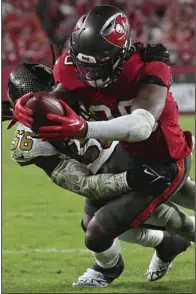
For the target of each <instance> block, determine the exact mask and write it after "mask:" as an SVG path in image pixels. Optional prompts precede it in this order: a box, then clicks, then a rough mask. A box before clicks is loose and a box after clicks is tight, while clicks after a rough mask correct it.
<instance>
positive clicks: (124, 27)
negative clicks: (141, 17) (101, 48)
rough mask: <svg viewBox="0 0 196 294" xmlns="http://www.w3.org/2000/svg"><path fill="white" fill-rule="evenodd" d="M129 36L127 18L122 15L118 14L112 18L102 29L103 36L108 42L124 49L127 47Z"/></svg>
mask: <svg viewBox="0 0 196 294" xmlns="http://www.w3.org/2000/svg"><path fill="white" fill-rule="evenodd" d="M109 25H110V26H109ZM108 26H109V29H108ZM128 34H129V23H128V20H127V17H126V16H125V15H124V14H122V13H118V14H115V15H114V16H112V17H111V18H110V19H109V20H108V21H107V22H106V23H105V25H104V26H103V29H102V35H103V36H104V38H105V39H106V40H107V41H108V42H110V43H112V44H113V45H115V46H118V47H122V46H123V45H125V43H126V41H127V37H128Z"/></svg>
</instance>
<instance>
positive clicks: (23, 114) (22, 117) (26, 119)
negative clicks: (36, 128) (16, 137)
mask: <svg viewBox="0 0 196 294" xmlns="http://www.w3.org/2000/svg"><path fill="white" fill-rule="evenodd" d="M32 96H33V92H29V93H27V94H25V95H24V96H22V97H21V98H19V99H17V101H16V103H15V105H14V109H13V114H14V117H13V119H12V120H11V122H10V123H9V125H8V127H7V128H8V129H10V128H11V127H13V126H14V125H15V123H16V122H17V121H20V122H21V123H22V124H23V125H25V126H26V127H28V128H31V127H32V124H33V118H32V115H33V112H32V110H31V109H29V108H27V107H26V106H25V104H26V103H27V101H28V100H29V98H31V97H32Z"/></svg>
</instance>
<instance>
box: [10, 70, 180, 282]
mask: <svg viewBox="0 0 196 294" xmlns="http://www.w3.org/2000/svg"><path fill="white" fill-rule="evenodd" d="M38 70H39V75H37V76H40V71H41V73H42V75H41V76H42V82H43V85H41V83H40V80H38V79H37V77H36V71H38ZM44 70H46V68H45V67H43V66H42V65H23V66H20V67H19V68H18V69H16V70H15V71H14V72H13V73H12V74H11V78H10V80H9V87H8V90H9V91H8V93H9V95H10V97H11V98H12V101H15V99H16V98H18V97H19V96H21V95H22V94H24V91H25V90H26V91H27V92H28V91H32V90H33V91H34V89H37V87H38V86H39V90H42V91H44V90H49V88H50V87H51V86H52V83H51V85H50V86H49V87H47V86H48V85H47V79H46V77H47V78H48V80H49V81H50V80H51V77H50V75H48V74H47V73H44ZM22 71H23V74H22ZM45 75H46V77H45ZM30 76H31V79H30V80H31V81H33V82H32V83H31V84H30V85H29V87H27V88H25V87H24V85H25V81H26V82H27V80H26V77H28V78H29V77H30ZM44 77H45V79H44ZM49 78H50V79H49ZM16 80H17V83H16ZM20 80H21V83H19V81H20ZM21 85H22V87H21ZM17 130H18V131H17V139H16V140H15V142H14V143H13V147H12V156H13V158H14V159H15V160H16V161H18V162H19V163H21V164H23V165H25V164H32V163H35V164H36V162H39V164H38V166H39V167H42V168H43V169H45V170H46V166H43V162H42V161H41V160H40V159H41V158H40V157H45V159H46V156H49V154H50V156H52V157H53V156H55V155H57V154H58V155H59V151H57V150H56V149H55V148H53V147H52V146H51V145H50V144H49V143H47V142H45V143H43V142H42V141H41V140H40V139H38V138H32V137H31V135H32V131H31V130H29V129H27V128H25V127H24V126H21V125H19V126H18V128H17ZM26 134H28V138H27V137H26V141H27V142H28V140H29V142H32V141H33V144H34V149H33V150H31V149H28V148H30V147H29V146H28V145H26V150H24V148H22V150H21V148H19V147H20V145H21V144H22V140H23V138H24V136H26ZM90 141H91V140H90ZM95 141H96V140H92V141H91V143H88V144H87V146H86V148H84V150H83V151H82V152H83V154H82V155H83V156H84V154H85V151H86V150H88V146H90V147H92V146H93V144H94V146H96V147H97V148H100V146H99V145H100V144H99V143H98V142H97V143H96V142H95ZM49 145H50V147H49ZM115 145H117V144H115ZM30 146H31V148H32V144H30ZM35 146H36V147H35ZM119 146H120V145H119ZM85 149H86V150H85ZM43 150H44V152H43ZM108 151H109V152H110V153H111V154H112V153H115V152H114V148H113V147H112V148H111V147H110V148H109V150H108ZM104 152H105V151H104V150H102V153H104ZM100 153H101V152H100ZM118 153H120V154H121V156H122V153H123V150H122V149H119V151H118V152H117V155H118ZM52 157H49V159H48V157H47V160H45V162H46V161H47V162H49V161H50V159H51V160H52ZM103 157H104V156H103ZM103 157H102V158H103ZM112 157H114V158H115V155H114V156H112ZM112 157H111V159H112ZM124 157H125V159H126V154H124ZM102 158H101V156H99V159H100V161H101V159H102ZM117 159H118V156H117ZM117 159H116V160H117ZM105 160H107V157H105ZM69 161H71V160H69ZM40 162H42V164H41V166H40ZM65 162H66V160H65ZM67 162H68V160H67ZM71 162H72V161H71ZM125 162H127V159H126V160H125ZM72 163H73V162H72ZM96 163H97V162H96ZM103 163H104V162H103V161H102V165H103V167H102V171H104V170H106V168H107V169H108V167H109V166H110V168H109V169H111V163H109V165H108V167H107V164H106V165H105V167H104V164H103ZM78 166H79V165H78ZM78 166H77V168H78ZM117 166H118V169H119V168H120V164H119V162H118V163H117ZM72 167H73V166H72ZM64 168H65V170H64V173H63V174H62V175H61V178H62V177H66V173H67V177H69V176H70V172H71V169H70V170H69V168H68V165H66V164H65V166H64ZM99 168H100V166H99V165H98V166H97V164H96V165H95V164H94V163H92V164H91V170H93V171H94V172H95V171H97V170H98V169H99ZM124 169H126V167H125V166H124ZM82 170H83V169H82ZM114 170H115V164H114V162H113V167H112V171H113V172H114ZM116 172H117V170H116ZM56 173H57V172H56ZM58 173H60V172H59V171H58ZM71 176H72V175H71ZM81 176H82V175H81ZM117 176H118V175H117ZM89 178H90V177H89ZM94 179H95V178H94ZM116 179H117V178H116ZM62 182H63V183H64V182H65V183H67V180H65V181H61V183H62ZM80 184H81V185H82V182H80ZM63 186H64V187H65V188H68V189H70V186H69V185H68V186H66V185H65V184H64V185H63ZM75 186H76V183H75ZM94 186H95V185H94ZM73 187H74V186H73V183H72V188H71V189H70V190H72V191H73V190H74V188H73ZM79 189H80V190H81V187H80V188H79ZM91 190H92V188H91ZM78 191H79V190H78ZM74 192H77V190H74ZM95 192H96V193H97V191H95ZM103 192H104V191H103V190H102V193H103ZM113 196H114V195H113ZM87 197H89V195H87ZM88 205H89V204H88ZM90 205H91V206H90V208H91V214H92V208H93V209H94V210H97V209H98V208H97V207H96V205H98V206H99V207H101V206H103V201H102V202H99V203H98V202H97V204H95V203H93V202H92V203H90ZM88 209H89V208H88ZM159 209H160V210H159V212H157V216H159V214H160V215H161V213H160V212H161V209H162V214H164V216H165V217H166V220H165V223H163V224H162V225H168V223H169V221H171V220H172V217H171V214H172V213H173V220H174V218H175V217H176V216H177V217H178V214H179V211H177V210H175V209H173V208H168V207H167V208H166V209H165V210H164V205H162V208H161V206H160V207H159ZM172 209H173V210H172ZM180 213H181V212H180ZM155 217H156V214H155ZM156 222H157V220H155V223H156ZM149 223H150V219H149ZM158 236H159V237H158ZM162 237H163V233H161V232H160V231H157V232H153V231H151V230H144V229H143V230H142V229H137V230H131V231H130V232H128V233H125V234H123V235H122V236H121V239H122V240H128V241H129V242H134V241H135V242H136V243H139V244H142V245H145V246H153V245H154V246H155V244H156V245H158V243H159V244H160V243H161V242H160V240H162ZM163 243H166V241H165V240H164V242H163ZM166 245H167V244H165V245H164V247H166ZM162 246H163V244H162ZM114 247H115V248H116V249H117V248H118V249H119V244H118V242H117V240H116V241H115V243H114V246H113V248H112V249H111V250H110V251H111V252H112V250H113V254H114V253H115V254H116V256H118V254H119V252H118V250H117V252H114ZM111 252H110V253H109V252H108V253H109V257H108V258H110V259H111ZM94 255H95V257H96V260H97V263H98V264H100V263H101V264H102V262H103V256H99V255H98V256H97V253H94ZM105 255H106V254H105ZM105 259H106V260H107V258H106V256H105ZM100 260H101V261H102V262H101V261H100ZM106 264H107V262H105V265H106ZM162 266H164V264H162ZM167 269H168V263H167V264H166V266H165V267H164V269H162V272H161V273H159V275H158V274H157V273H155V269H150V270H149V271H148V278H149V280H155V279H157V278H160V277H162V276H163V273H166V271H167ZM153 270H154V271H153ZM100 275H101V273H100V272H98V271H93V270H91V271H88V272H87V273H86V274H85V275H83V276H82V277H80V278H79V280H78V281H77V283H75V284H74V285H90V286H92V285H93V286H103V285H107V284H108V282H109V281H108V280H106V278H105V280H104V279H103V278H102V279H101V278H100ZM116 277H117V276H116ZM92 279H93V281H92ZM101 280H102V282H101V283H100V281H101Z"/></svg>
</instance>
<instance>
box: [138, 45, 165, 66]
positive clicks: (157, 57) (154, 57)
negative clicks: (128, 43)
mask: <svg viewBox="0 0 196 294" xmlns="http://www.w3.org/2000/svg"><path fill="white" fill-rule="evenodd" d="M134 46H135V48H136V50H137V51H139V52H140V55H141V58H142V60H143V61H144V62H148V61H162V62H165V63H166V64H168V65H170V61H169V52H168V50H167V48H166V47H165V46H164V45H163V44H161V43H159V44H148V45H147V46H146V47H145V46H144V45H143V44H142V43H135V44H134Z"/></svg>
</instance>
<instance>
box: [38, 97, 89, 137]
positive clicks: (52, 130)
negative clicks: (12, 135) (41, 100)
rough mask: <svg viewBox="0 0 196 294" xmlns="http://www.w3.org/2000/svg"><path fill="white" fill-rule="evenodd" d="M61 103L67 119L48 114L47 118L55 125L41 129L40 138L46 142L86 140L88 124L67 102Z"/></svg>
mask: <svg viewBox="0 0 196 294" xmlns="http://www.w3.org/2000/svg"><path fill="white" fill-rule="evenodd" d="M59 101H60V103H61V104H62V106H63V108H64V111H65V113H66V117H62V116H58V115H56V114H48V115H47V118H48V119H49V120H50V121H52V122H54V125H53V126H46V127H41V128H39V134H38V135H39V137H41V138H42V139H43V140H44V141H51V140H64V139H67V138H81V137H83V138H84V137H85V135H86V131H87V122H86V121H85V120H84V119H83V118H82V117H80V116H79V115H77V114H76V113H75V112H74V111H73V110H72V109H71V108H70V107H69V106H68V105H67V104H66V103H65V102H63V101H62V100H59Z"/></svg>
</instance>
